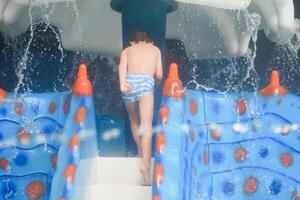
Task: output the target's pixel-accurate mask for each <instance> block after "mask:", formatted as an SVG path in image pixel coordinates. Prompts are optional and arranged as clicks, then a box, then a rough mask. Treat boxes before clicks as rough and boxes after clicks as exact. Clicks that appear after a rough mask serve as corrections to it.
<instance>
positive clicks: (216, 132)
mask: <svg viewBox="0 0 300 200" xmlns="http://www.w3.org/2000/svg"><path fill="white" fill-rule="evenodd" d="M210 136H211V137H212V138H213V139H214V140H220V139H221V136H222V133H221V131H220V130H219V129H217V128H214V129H211V130H210Z"/></svg>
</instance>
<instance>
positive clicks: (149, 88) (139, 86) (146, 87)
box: [122, 74, 154, 102]
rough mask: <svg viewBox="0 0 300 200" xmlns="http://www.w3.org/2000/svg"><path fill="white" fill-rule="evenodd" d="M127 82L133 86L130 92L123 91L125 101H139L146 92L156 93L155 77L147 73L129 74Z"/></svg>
mask: <svg viewBox="0 0 300 200" xmlns="http://www.w3.org/2000/svg"><path fill="white" fill-rule="evenodd" d="M126 80H127V83H128V84H129V85H130V87H131V92H130V93H123V94H122V98H123V100H124V101H132V102H134V101H139V100H140V99H141V97H142V96H144V95H145V94H153V93H154V78H153V77H152V76H150V75H145V74H127V75H126Z"/></svg>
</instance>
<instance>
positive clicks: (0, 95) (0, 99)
mask: <svg viewBox="0 0 300 200" xmlns="http://www.w3.org/2000/svg"><path fill="white" fill-rule="evenodd" d="M6 97H7V92H6V91H5V90H3V89H2V88H0V104H2V103H4V102H5V100H6Z"/></svg>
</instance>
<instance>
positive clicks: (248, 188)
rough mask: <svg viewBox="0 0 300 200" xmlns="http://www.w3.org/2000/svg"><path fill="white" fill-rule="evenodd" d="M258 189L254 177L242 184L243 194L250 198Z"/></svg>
mask: <svg viewBox="0 0 300 200" xmlns="http://www.w3.org/2000/svg"><path fill="white" fill-rule="evenodd" d="M257 189H258V181H257V179H256V178H254V177H249V178H247V179H246V180H245V183H244V192H245V194H247V195H249V196H251V195H253V194H254V193H255V192H256V191H257Z"/></svg>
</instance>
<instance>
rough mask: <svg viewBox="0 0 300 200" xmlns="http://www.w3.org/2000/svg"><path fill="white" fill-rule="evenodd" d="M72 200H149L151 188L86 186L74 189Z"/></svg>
mask: <svg viewBox="0 0 300 200" xmlns="http://www.w3.org/2000/svg"><path fill="white" fill-rule="evenodd" d="M74 189H75V190H74V196H73V200H101V199H104V200H151V196H152V195H151V187H143V186H124V185H122V186H117V185H114V186H88V187H76V188H74Z"/></svg>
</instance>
